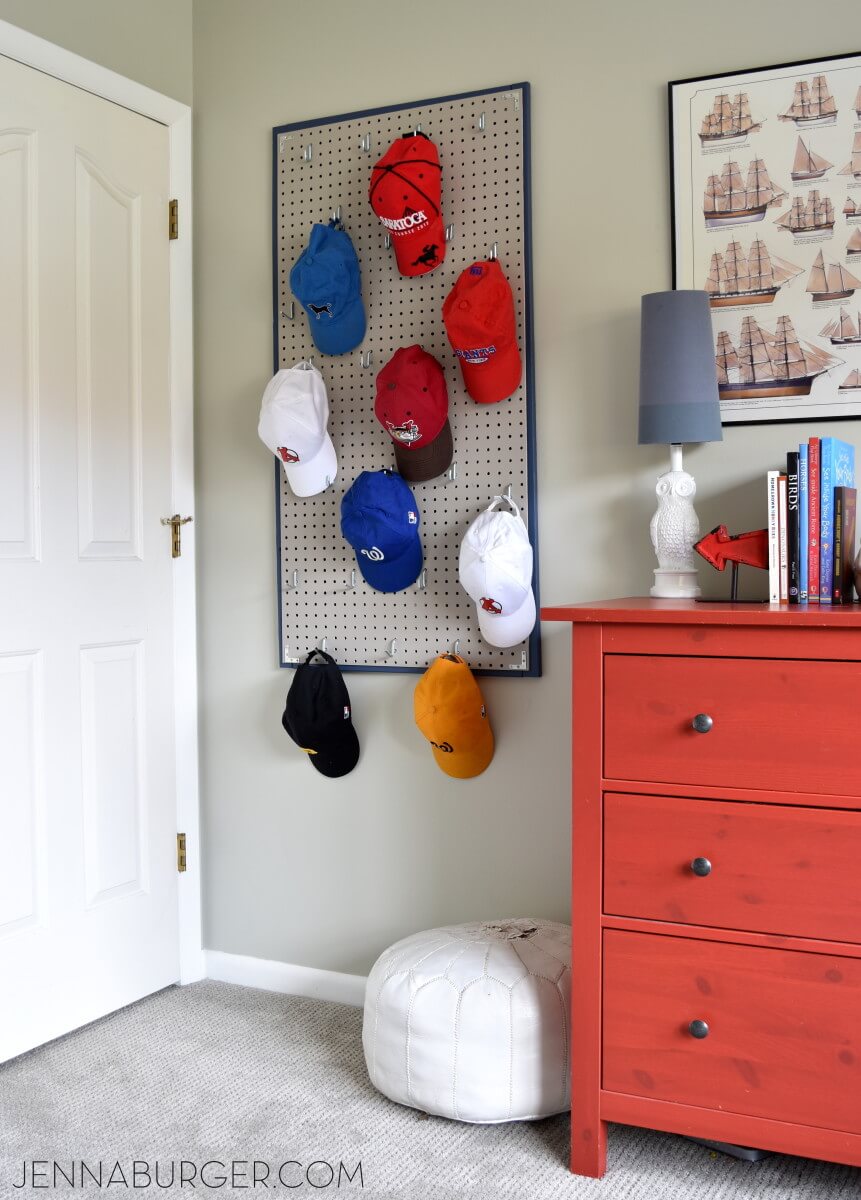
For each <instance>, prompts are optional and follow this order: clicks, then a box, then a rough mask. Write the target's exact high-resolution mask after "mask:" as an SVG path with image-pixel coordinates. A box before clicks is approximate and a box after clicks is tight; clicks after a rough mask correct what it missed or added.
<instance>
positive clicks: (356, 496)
mask: <svg viewBox="0 0 861 1200" xmlns="http://www.w3.org/2000/svg"><path fill="white" fill-rule="evenodd" d="M419 521H420V517H419V510H418V505H417V504H416V499H415V496H414V495H413V494H412V491H411V490H410V488H409V486H408V485H407V484H406V483H405V482H404V481H403V479H402V478H401V476H400V475H398V474H397V472H396V471H363V472H362V473H361V475H360V476H359V477H358V478H357V479H356V481H355V483H354V484H353V486H352V487H351V488H350V489H349V491H348V492H347V493H346V494H345V495H344V498H343V500H342V501H341V533H342V534H343V536H344V537H345V538H346V540H347V541H348V542H349V543H350V545H351V546H352V547H353V549H354V550H355V551H356V562H357V563H358V566H359V570H360V571H361V572H362V577H363V578H364V580H365V581H366V583H369V584H370V585H371V587H372V588H375V589H376V590H377V591H378V592H401V591H403V589H404V588H408V587H409V586H410V584H413V583H415V581H416V580H417V579H418V577H419V575H421V571H422V565H423V563H424V557H423V555H422V543H421V539H420V538H419Z"/></svg>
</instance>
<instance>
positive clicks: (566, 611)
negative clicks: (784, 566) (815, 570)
mask: <svg viewBox="0 0 861 1200" xmlns="http://www.w3.org/2000/svg"><path fill="white" fill-rule="evenodd" d="M541 619H542V620H543V621H568V622H570V623H571V624H574V625H579V624H587V625H588V624H591V625H598V624H602V625H603V624H612V625H622V624H624V625H735V626H751V625H753V626H767V627H771V628H781V627H785V628H793V629H799V628H802V629H803V628H808V629H813V628H824V629H847V628H848V629H861V604H852V605H839V604H838V605H831V604H809V605H808V604H793V605H788V604H779V605H778V604H732V603H726V604H720V603H715V602H706V603H702V604H700V603H698V602H697V601H695V600H653V599H651V598H649V597H647V596H628V597H624V598H623V599H619V600H595V601H593V602H591V603H588V604H560V605H553V604H551V605H547V606H545V607H544V608H542V609H541Z"/></svg>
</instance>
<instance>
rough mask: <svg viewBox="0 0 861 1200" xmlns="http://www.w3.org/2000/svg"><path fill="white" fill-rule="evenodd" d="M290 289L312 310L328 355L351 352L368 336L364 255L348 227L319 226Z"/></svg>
mask: <svg viewBox="0 0 861 1200" xmlns="http://www.w3.org/2000/svg"><path fill="white" fill-rule="evenodd" d="M290 290H291V291H292V292H293V295H294V296H295V297H296V299H297V300H298V301H299V303H300V304H301V305H302V307H303V308H304V309H305V312H306V313H307V314H308V325H309V327H310V329H311V337H312V338H313V339H314V344H315V346H316V347H317V349H318V350H320V351H321V352H322V353H323V354H346V353H347V351H348V350H355V348H356V346H358V344H359V342H361V340H362V338H363V337H364V336H365V309H364V305H363V304H362V280H361V276H360V274H359V259H358V257H357V255H356V251H355V250H354V248H353V243H352V242H351V241H350V235H349V234H348V233H347V232H346V230H344V229H341V228H340V227H338V226H336V225H315V226H314V227H313V229H312V230H311V237H310V239H309V241H308V245H307V246H306V247H305V249H304V250H303V251H302V253H301V254H300V255H299V257H298V258H297V259H296V262H295V263H294V264H293V269H292V271H291V272H290Z"/></svg>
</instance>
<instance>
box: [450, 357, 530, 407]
mask: <svg viewBox="0 0 861 1200" xmlns="http://www.w3.org/2000/svg"><path fill="white" fill-rule="evenodd" d="M460 369H461V372H462V374H463V383H464V387H465V388H466V390H467V391H468V392H469V394H470V396H471V397H472V398H473V400H475V401H476V403H478V404H499V402H500V401H501V400H507V399H508V398H509V396H512V395H513V394H514V393H515V392H516V391H517V389H518V387H519V386H520V379H521V377H522V375H523V364H522V362H521V361H520V351H519V350H518V349H517V343H516V342H512V343H511V345H510V346H508V347H507V348H506V349H505V350H500V351H498V352H497V353H496V354H494V355H493V357H492V358H489V359H488V360H487V362H483V363H468V362H465V361H464V359H460Z"/></svg>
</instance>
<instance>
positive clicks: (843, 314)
mask: <svg viewBox="0 0 861 1200" xmlns="http://www.w3.org/2000/svg"><path fill="white" fill-rule="evenodd" d="M855 315H856V317H857V318H858V319H857V321H853V320H852V317H851V316H850V315H849V313H848V312H847V311H846V309H845V308H844V307H843V305H842V304H841V306H840V316H839V317H832V318H831V320H830V321H829V322H828V324H827V325H826V326H825V328H824V329H823V330H821V331H820V334H819V336H820V337H827V338H830V339H831V345H832V346H859V345H861V313H856V314H855Z"/></svg>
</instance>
